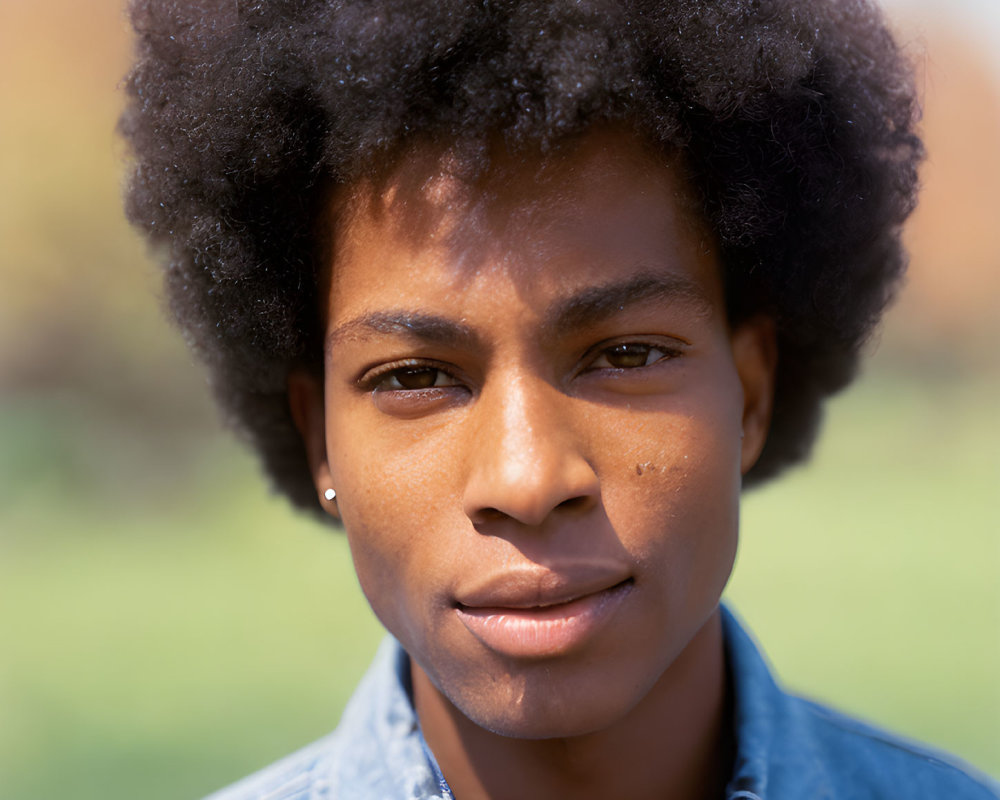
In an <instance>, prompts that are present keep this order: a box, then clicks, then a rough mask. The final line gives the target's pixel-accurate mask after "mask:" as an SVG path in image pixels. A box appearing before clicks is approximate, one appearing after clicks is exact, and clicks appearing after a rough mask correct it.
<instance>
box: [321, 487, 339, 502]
mask: <svg viewBox="0 0 1000 800" xmlns="http://www.w3.org/2000/svg"><path fill="white" fill-rule="evenodd" d="M323 497H325V498H326V499H327V500H330V501H333V500H336V499H337V493H336V492H335V491H333V489H327V490H326V491H325V492H323Z"/></svg>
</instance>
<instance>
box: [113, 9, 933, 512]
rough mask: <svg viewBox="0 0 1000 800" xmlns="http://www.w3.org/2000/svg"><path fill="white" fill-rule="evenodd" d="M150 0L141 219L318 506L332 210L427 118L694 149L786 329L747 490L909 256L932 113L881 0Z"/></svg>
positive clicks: (719, 219)
mask: <svg viewBox="0 0 1000 800" xmlns="http://www.w3.org/2000/svg"><path fill="white" fill-rule="evenodd" d="M131 14H132V22H133V25H134V27H135V30H136V33H137V58H136V63H135V66H134V68H133V69H132V71H131V73H130V74H129V76H128V78H127V81H126V91H127V95H128V105H127V107H126V110H125V112H124V114H123V115H122V118H121V123H120V128H121V131H122V133H123V135H124V136H125V138H126V139H127V141H128V142H129V144H130V147H131V151H132V153H133V156H134V165H133V172H132V175H131V180H130V183H129V187H128V190H127V201H126V202H127V213H128V215H129V217H130V219H131V220H132V221H133V223H135V224H136V225H137V226H139V227H140V228H141V229H142V230H143V231H144V232H145V233H146V234H147V236H148V238H149V239H150V240H151V241H152V242H153V243H154V245H155V246H157V248H158V249H160V250H161V251H162V253H163V258H164V262H165V269H166V286H167V294H168V297H169V301H170V306H171V309H172V311H173V314H174V316H175V318H176V320H177V321H178V323H179V325H180V327H181V329H182V330H183V331H184V333H185V335H186V336H187V338H188V341H189V343H190V344H191V345H192V346H193V347H194V349H195V351H196V352H197V353H198V354H199V355H200V356H201V357H202V358H203V359H204V360H205V362H206V363H207V365H208V367H209V371H210V374H211V378H212V385H213V388H214V391H215V394H216V397H217V399H218V401H219V403H220V405H221V407H222V410H223V412H224V415H225V417H226V418H227V420H228V421H229V422H230V423H231V424H232V425H233V426H234V427H235V428H236V429H237V431H238V432H240V433H241V434H242V435H243V436H244V437H245V438H247V439H248V440H249V442H250V443H251V444H252V446H253V447H254V448H255V449H256V450H257V451H258V453H259V454H260V456H261V458H262V460H263V464H264V467H265V470H266V471H267V473H268V474H269V475H270V477H271V479H272V481H273V482H274V484H275V486H276V487H277V489H278V490H280V491H282V492H284V493H285V494H287V495H288V496H289V498H290V499H291V500H292V501H293V503H295V504H296V505H298V506H300V507H304V508H313V509H318V508H319V506H318V503H317V499H316V495H315V490H314V487H313V485H312V481H311V477H310V475H309V471H308V468H307V464H306V458H305V452H304V448H303V445H302V442H301V440H300V437H299V435H298V433H297V431H296V430H295V427H294V425H293V423H292V419H291V415H290V411H289V406H288V397H287V391H286V383H287V377H288V374H289V371H290V370H291V369H293V368H296V367H302V366H306V367H310V368H315V369H319V368H320V365H321V364H322V334H321V320H320V318H319V302H318V292H319V285H320V281H321V280H322V277H323V276H322V274H321V272H322V270H321V266H320V265H321V262H322V259H321V249H322V243H321V240H322V239H323V235H322V232H321V231H319V228H320V225H319V220H320V219H321V217H323V215H324V214H325V213H326V212H327V209H326V208H325V205H326V204H327V199H328V198H329V193H330V188H331V187H337V186H349V185H350V184H351V183H352V182H354V181H357V180H358V179H359V178H361V177H364V176H366V175H370V174H373V173H374V172H376V171H377V170H379V169H380V168H384V167H385V166H386V164H391V163H392V162H393V160H394V159H398V157H399V154H400V153H402V152H405V150H406V148H407V146H408V145H410V144H412V143H414V142H416V141H417V140H418V137H420V138H422V139H424V140H426V138H427V137H432V138H433V139H435V140H436V141H440V142H445V143H453V144H454V145H456V147H457V150H456V151H457V152H463V153H472V154H474V153H482V152H483V151H484V148H483V147H482V146H481V145H482V143H484V142H486V141H488V140H495V139H496V138H497V137H500V140H501V141H502V142H503V144H504V146H505V147H506V148H508V149H509V150H510V151H512V152H517V151H518V150H527V149H529V148H530V149H535V150H537V149H539V148H540V149H541V152H543V153H544V152H546V151H547V150H548V149H549V148H552V147H555V146H558V145H560V144H561V143H563V142H566V141H569V140H570V139H571V138H572V137H574V136H578V135H579V134H581V133H582V132H584V131H585V130H587V129H588V128H589V127H591V126H593V125H596V124H600V123H608V122H610V123H615V124H619V125H620V124H624V125H626V126H628V127H629V128H630V129H631V130H634V131H636V132H637V133H638V134H640V135H641V136H643V137H644V138H645V139H646V140H647V141H649V142H650V143H651V144H652V145H653V146H654V147H655V148H656V150H657V151H658V152H662V153H663V154H664V157H665V158H667V157H670V158H675V157H678V156H679V158H680V159H681V162H682V163H683V164H684V165H685V167H686V170H687V173H688V175H689V182H690V184H691V185H692V187H693V190H694V193H695V195H696V197H697V203H698V204H699V207H700V208H699V210H700V213H701V214H702V216H703V218H704V220H705V221H706V223H707V225H708V226H709V228H710V230H711V231H712V232H713V234H714V237H715V239H716V242H717V244H718V248H719V253H720V257H721V264H722V269H723V273H724V274H723V278H724V281H725V286H726V296H727V303H728V309H727V310H728V314H729V317H730V320H731V321H733V322H736V321H739V320H740V319H741V318H745V317H747V316H749V315H751V314H757V313H765V314H768V315H770V316H771V317H772V318H773V319H774V320H775V323H776V330H777V336H778V353H779V356H778V357H779V363H778V372H777V378H776V381H777V383H776V395H775V408H774V415H773V420H772V426H771V432H770V435H769V438H768V440H767V444H766V446H765V449H764V452H763V454H762V455H761V458H760V459H759V461H758V462H757V464H756V465H755V466H754V467H753V469H752V470H751V471H750V473H749V474H748V475H747V477H746V480H747V483H748V484H749V483H754V482H759V481H761V480H763V479H765V478H768V477H770V476H773V475H775V474H776V473H778V472H779V471H780V470H781V469H782V468H784V467H786V466H787V465H790V464H792V463H794V462H796V461H800V460H802V459H803V458H804V457H805V456H807V454H808V452H809V450H810V447H811V445H812V442H813V440H814V438H815V434H816V430H817V427H818V422H819V419H820V414H821V407H822V401H823V400H824V398H825V397H827V396H828V395H830V394H832V393H833V392H835V391H837V390H839V389H840V388H842V387H843V386H845V385H846V384H847V383H848V382H849V381H850V380H851V378H852V377H853V375H854V373H855V371H856V368H857V362H858V358H859V351H860V349H861V346H862V345H863V344H864V342H865V341H866V339H867V338H868V337H869V336H870V334H871V331H872V329H873V327H874V326H875V325H876V323H877V322H878V319H879V317H880V315H881V312H882V310H883V308H884V307H885V305H886V304H887V302H888V301H889V299H890V298H891V296H892V294H893V291H894V289H895V287H896V285H897V284H898V282H899V278H900V276H901V273H902V271H903V269H904V266H905V255H904V252H903V250H902V247H901V243H900V229H901V226H902V223H903V221H904V220H905V218H906V217H907V215H908V214H909V213H910V211H911V210H912V208H913V205H914V202H915V194H916V186H917V167H918V165H919V162H920V160H921V157H922V155H923V149H922V145H921V142H920V139H919V137H918V135H917V133H916V130H915V126H916V124H917V121H918V116H919V113H918V106H917V102H916V99H915V94H914V90H913V85H912V78H911V74H910V70H909V66H908V64H907V62H906V60H905V59H904V58H903V57H902V55H901V53H900V51H899V48H898V47H897V45H896V43H895V42H894V41H893V39H892V36H891V35H890V33H889V31H888V29H887V27H886V25H885V22H884V20H883V19H882V17H881V14H880V12H879V11H878V10H877V9H876V8H874V7H873V6H872V5H870V4H869V3H867V2H865V0H655V1H654V0H253V1H252V2H251V0H133V2H132V8H131ZM470 158H472V156H470ZM332 269H334V270H335V269H336V264H334V265H333V267H332Z"/></svg>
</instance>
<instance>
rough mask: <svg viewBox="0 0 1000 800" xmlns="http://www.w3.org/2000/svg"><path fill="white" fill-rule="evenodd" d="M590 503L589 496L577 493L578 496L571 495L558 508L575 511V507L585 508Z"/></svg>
mask: <svg viewBox="0 0 1000 800" xmlns="http://www.w3.org/2000/svg"><path fill="white" fill-rule="evenodd" d="M587 503H588V500H587V497H586V496H585V495H582V494H581V495H577V496H576V497H569V498H567V499H566V500H563V501H562V502H561V503H559V505H557V506H556V508H562V509H565V510H567V511H573V510H575V509H579V508H583V507H584V506H586V505H587Z"/></svg>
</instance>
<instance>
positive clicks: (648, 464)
mask: <svg viewBox="0 0 1000 800" xmlns="http://www.w3.org/2000/svg"><path fill="white" fill-rule="evenodd" d="M658 469H659V467H657V466H656V464H654V463H653V462H652V461H643V462H642V463H641V464H636V465H635V474H636V475H642V473H644V472H656V470H658Z"/></svg>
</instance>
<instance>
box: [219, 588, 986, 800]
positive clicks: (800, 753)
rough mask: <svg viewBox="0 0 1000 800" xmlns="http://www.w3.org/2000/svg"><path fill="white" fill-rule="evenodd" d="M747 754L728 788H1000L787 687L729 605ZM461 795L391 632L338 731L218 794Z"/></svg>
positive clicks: (311, 798)
mask: <svg viewBox="0 0 1000 800" xmlns="http://www.w3.org/2000/svg"><path fill="white" fill-rule="evenodd" d="M722 617H723V631H724V636H725V643H726V655H727V659H728V665H729V670H730V674H731V676H732V687H733V693H734V698H733V701H734V705H733V708H734V717H733V725H734V731H735V735H736V737H735V738H736V757H735V761H734V765H733V774H732V778H731V780H730V781H729V784H728V786H727V788H726V800H827V799H828V798H829V800H834V798H835V799H836V800H876V799H877V798H878V799H881V798H885V800H888V799H889V798H893V800H895V798H906V800H920V799H921V798H926V800H931V799H932V798H933V800H1000V787H998V785H997V784H995V783H992V782H991V781H990V779H989V778H987V777H985V776H983V775H976V774H974V773H973V771H972V770H971V769H970V768H969V767H966V766H964V765H960V764H957V763H956V762H955V761H953V760H952V759H950V758H949V757H947V756H944V755H943V754H940V753H936V752H934V751H931V750H928V749H926V748H924V747H921V746H918V745H915V744H912V743H910V742H906V741H903V740H901V739H899V738H897V737H895V736H892V735H890V734H887V733H884V732H882V731H880V730H878V729H876V728H873V727H871V726H869V725H866V724H863V723H861V722H858V721H856V720H854V719H851V718H850V717H846V716H844V715H842V714H839V713H837V712H835V711H831V710H830V709H827V708H824V707H823V706H820V705H817V704H815V703H812V702H809V701H807V700H803V699H801V698H798V697H795V696H793V695H789V694H786V693H785V692H784V691H782V690H781V689H780V688H779V687H778V686H777V684H776V683H775V681H774V679H773V678H772V677H771V674H770V672H769V670H768V667H767V665H766V664H765V662H764V659H763V658H762V657H761V655H760V653H759V652H758V650H757V648H756V646H755V645H754V643H753V641H752V640H751V639H750V637H749V636H748V635H747V633H746V632H745V631H744V630H743V629H742V627H741V626H740V624H739V623H738V622H737V621H736V619H735V617H734V616H733V615H732V614H731V613H730V612H729V611H728V610H727V609H725V608H723V609H722ZM335 799H336V800H453V796H452V793H451V790H450V789H449V788H448V785H447V783H446V781H445V779H444V776H443V775H442V774H441V771H440V769H439V768H438V765H437V762H436V761H435V760H434V757H433V755H432V754H431V752H430V750H429V749H428V747H427V744H426V742H425V741H424V737H423V735H422V734H421V732H420V728H419V726H418V723H417V716H416V713H415V712H414V710H413V705H412V703H411V701H410V696H409V659H408V658H407V655H406V653H405V652H404V651H403V649H402V648H401V647H400V645H399V644H398V643H397V642H396V641H395V640H393V639H391V638H387V639H386V640H385V641H384V642H383V643H382V645H381V647H380V648H379V651H378V653H377V655H376V656H375V660H374V662H373V664H372V666H371V668H370V669H369V671H368V673H367V675H365V677H364V678H363V679H362V681H361V683H360V685H359V686H358V688H357V691H356V692H355V694H354V697H353V698H352V699H351V701H350V703H349V704H348V706H347V708H346V709H345V711H344V715H343V717H342V718H341V721H340V725H339V727H338V728H337V730H336V731H334V732H333V733H331V734H330V735H328V736H326V737H324V738H323V739H320V740H319V741H318V742H315V743H313V744H312V745H309V746H308V747H306V748H304V749H303V750H300V751H299V752H297V753H295V754H294V755H291V756H288V757H287V758H285V759H283V760H282V761H279V762H277V763H276V764H273V765H272V766H270V767H268V768H266V769H264V770H263V771H261V772H259V773H257V774H256V775H252V776H250V777H249V778H246V779H244V780H242V781H240V782H239V783H237V784H234V785H233V786H231V787H230V788H228V789H225V790H223V791H221V792H218V793H216V794H213V795H211V797H209V798H206V800H335Z"/></svg>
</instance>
